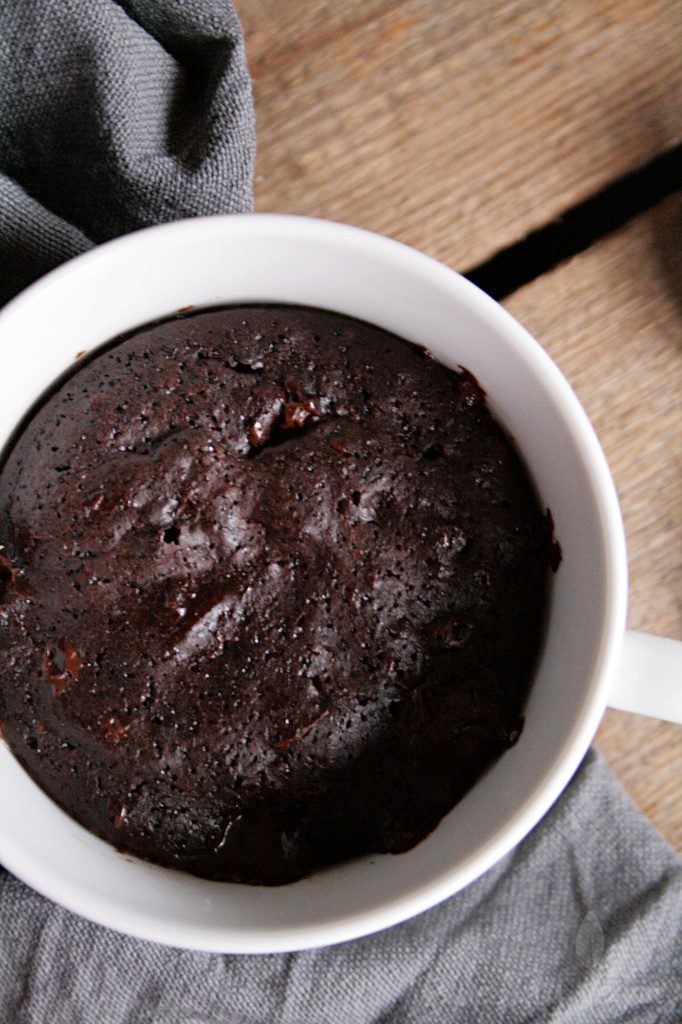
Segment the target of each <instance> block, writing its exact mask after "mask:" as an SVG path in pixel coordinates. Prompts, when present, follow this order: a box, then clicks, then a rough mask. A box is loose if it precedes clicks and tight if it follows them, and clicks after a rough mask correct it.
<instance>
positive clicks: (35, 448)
mask: <svg viewBox="0 0 682 1024" xmlns="http://www.w3.org/2000/svg"><path fill="white" fill-rule="evenodd" d="M456 333H457V325H456V324H453V335H454V336H456ZM424 341H425V343H426V344H428V338H425V339H424ZM0 545H2V547H1V548H0V719H1V721H2V727H3V730H4V736H5V738H6V740H7V742H8V743H9V744H10V746H11V748H12V750H13V751H14V753H15V755H16V756H17V757H18V759H19V761H20V762H21V763H22V764H23V765H24V767H25V768H26V770H27V771H28V772H29V774H30V775H31V776H32V777H33V778H34V779H35V780H36V782H37V783H38V784H39V785H40V786H41V787H42V788H43V789H44V791H45V792H46V793H47V794H48V795H49V796H50V797H52V798H53V799H54V800H55V801H56V802H57V803H58V804H60V805H61V806H62V807H63V808H64V809H65V810H66V811H68V813H69V814H71V815H72V816H73V817H74V818H76V819H77V820H78V821H79V822H81V823H82V824H83V825H84V826H85V827H86V828H88V829H90V830H91V831H92V832H94V833H96V834H97V835H99V836H101V837H102V838H104V839H106V840H108V841H109V842H110V843H113V844H114V845H115V846H116V847H118V848H119V849H123V850H127V851H130V852H132V853H135V854H138V855H140V856H142V857H145V858H147V859H149V860H151V861H154V862H156V863H159V864H163V865H169V866H173V867H177V868H182V869H184V870H187V871H190V872H193V873H195V874H197V875H201V876H204V877H206V878H214V879H225V880H234V881H239V882H250V883H260V884H279V883H284V882H290V881H293V880H295V879H298V878H300V877H301V876H302V875H305V874H306V873H307V872H309V871H310V870H311V869H313V868H314V867H315V866H317V865H322V864H327V863H331V862H336V861H340V860H342V859H344V858H349V857H353V856H355V855H358V854H364V853H368V852H371V851H391V852H399V851H403V850H407V849H409V848H410V847H412V846H414V844H415V843H417V842H418V841H419V840H420V839H422V838H423V837H424V836H425V835H426V834H427V833H428V832H430V831H431V830H432V829H433V828H434V826H435V825H436V824H437V822H438V821H439V820H440V818H441V817H442V816H443V815H444V814H445V813H446V812H447V811H448V810H450V808H451V807H452V806H453V804H455V803H456V802H457V801H458V800H459V799H460V798H461V797H462V795H463V794H464V793H466V792H467V790H468V789H469V788H470V787H471V786H472V784H473V783H474V782H475V781H476V779H478V778H479V776H480V775H481V773H482V772H483V771H484V770H485V769H486V767H487V766H489V765H490V764H491V762H492V761H493V760H494V759H496V758H497V757H498V756H499V755H500V754H501V753H502V752H503V751H504V750H506V749H507V748H508V747H509V746H510V745H511V744H513V743H514V742H515V740H516V738H517V737H518V735H519V732H520V730H521V728H522V724H523V707H524V702H525V699H526V695H527V691H528V687H529V683H530V680H531V676H532V672H533V668H534V664H535V661H536V658H537V655H538V650H539V647H540V644H541V640H542V635H543V619H544V615H545V607H546V593H547V572H548V566H549V563H550V560H551V553H552V539H551V523H550V521H549V518H548V516H547V515H546V514H543V511H542V510H541V509H540V507H539V505H538V501H537V498H536V496H535V494H534V492H533V488H532V486H531V483H530V481H529V479H528V476H527V474H526V472H525V470H524V468H523V465H522V463H521V461H520V459H519V457H518V455H517V453H516V451H515V450H514V447H513V445H512V444H511V442H510V440H509V439H508V438H507V436H506V435H505V434H504V432H503V431H502V430H501V428H500V427H499V426H498V425H497V423H496V422H495V420H494V419H493V417H492V416H491V414H490V412H489V410H488V408H487V406H486V402H485V398H484V394H483V392H482V390H481V388H480V387H479V386H478V385H477V383H476V381H475V380H474V378H473V377H472V376H471V375H470V374H469V373H467V372H466V371H464V370H462V371H461V372H459V373H455V372H453V371H450V370H447V369H445V368H443V367H442V366H441V365H439V364H438V363H436V362H435V361H434V360H432V359H431V358H429V356H428V353H427V352H426V351H425V350H423V349H420V348H419V347H417V346H413V345H410V344H408V343H407V342H405V341H402V340H401V339H399V338H397V337H395V336H393V335H391V334H388V333H387V332H385V331H383V330H379V329H378V328H376V327H372V326H370V325H368V324H365V323H361V322H359V321H355V320H351V319H349V318H347V317H344V316H340V315H336V314H333V313H329V312H324V311H321V310H314V309H304V308H297V307H287V306H267V305H264V306H254V305H249V306H243V307H241V308H238V307H230V308H225V309H219V310H214V311H208V312H206V311H203V312H198V313H196V314H194V315H187V316H183V317H176V318H174V319H171V320H168V321H166V322H163V323H158V324H155V325H152V326H149V327H145V328H142V329H140V330H139V331H137V332H136V333H134V334H132V335H130V336H128V337H125V338H123V339H118V340H117V341H116V342H115V343H113V344H112V345H111V346H110V347H109V348H108V349H106V350H105V351H103V352H100V353H99V354H97V355H96V356H95V357H94V358H92V359H91V361H89V362H87V363H85V364H83V365H81V366H79V368H78V369H77V371H76V372H75V373H74V374H73V375H72V376H71V377H70V378H69V379H67V380H66V381H65V382H63V383H62V384H61V386H60V387H59V388H58V390H56V392H54V393H53V394H52V395H51V396H50V397H49V398H48V399H47V400H45V401H44V403H43V404H42V406H41V407H40V409H39V411H38V412H37V413H35V414H34V415H33V416H32V418H31V419H30V421H29V422H28V424H27V426H26V427H25V428H24V429H23V432H22V433H21V434H20V436H19V438H18V440H17V441H16V443H15V445H14V447H13V449H12V450H11V451H10V453H9V455H8V456H7V458H6V460H5V463H4V466H3V468H2V472H1V474H0Z"/></svg>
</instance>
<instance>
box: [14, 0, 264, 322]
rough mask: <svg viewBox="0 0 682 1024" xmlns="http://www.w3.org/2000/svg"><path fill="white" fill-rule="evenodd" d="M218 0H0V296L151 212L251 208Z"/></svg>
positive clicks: (244, 142)
mask: <svg viewBox="0 0 682 1024" xmlns="http://www.w3.org/2000/svg"><path fill="white" fill-rule="evenodd" d="M254 151H255V131H254V118H253V104H252V102H251V83H250V79H249V74H248V69H247V66H246V56H245V53H244V43H243V39H242V34H241V29H240V26H239V21H238V19H237V16H236V14H235V12H234V8H233V7H232V5H231V3H230V2H229V0H120V2H115V0H0V305H1V304H2V303H3V302H6V301H7V299H9V298H10V297H11V296H12V295H13V294H14V293H15V292H17V291H19V289H20V288H23V287H24V286H25V285H27V284H29V283H30V282H31V281H32V280H34V279H35V278H36V277H39V276H40V275H41V274H44V273H45V272H46V271H47V270H50V269H51V268H52V267H54V266H56V265H57V264H58V263H61V262H62V261H63V260H65V259H68V257H70V256H75V255H76V254H77V253H80V252H83V251H84V250H85V249H88V248H90V246H92V245H94V244H96V243H98V242H104V241H106V240H107V239H109V238H115V237H116V235H121V234H124V233H126V232H128V231H134V230H135V229H137V228H142V227H147V225H149V224H155V223H158V222H159V221H167V220H178V219H179V218H180V217H192V216H197V215H199V214H208V213H243V212H246V211H249V210H251V208H252V202H253V200H252V191H251V189H252V177H253V156H254Z"/></svg>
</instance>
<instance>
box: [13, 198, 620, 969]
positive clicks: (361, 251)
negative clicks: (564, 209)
mask: <svg viewBox="0 0 682 1024" xmlns="http://www.w3.org/2000/svg"><path fill="white" fill-rule="evenodd" d="M237 301H285V302H294V303H301V304H306V305H313V306H320V307H324V308H327V309H332V310H337V311H340V312H343V313H347V314H351V315H353V316H356V317H360V318H362V319H365V320H368V321H371V322H372V323H375V324H378V325H379V326H381V327H384V328H387V329H389V330H392V331H395V332H396V333H397V334H399V335H401V336H403V337H405V338H407V339H410V340H412V341H416V342H419V343H421V344H424V345H426V346H427V347H428V348H429V349H430V350H431V352H432V353H433V355H434V357H435V358H437V359H439V360H441V361H442V362H444V363H446V364H448V365H450V366H453V367H456V366H458V365H460V364H461V365H463V366H466V367H467V368H468V369H470V370H471V371H472V372H473V373H474V374H475V375H476V377H477V378H478V380H479V381H480V383H481V384H482V386H483V387H484V388H485V389H486V391H487V392H488V395H489V401H490V404H491V406H492V407H493V409H494V411H495V412H496V414H497V415H498V417H499V418H500V420H501V421H502V422H503V423H504V424H505V426H506V427H507V429H508V430H509V431H510V432H511V433H512V435H513V436H514V437H515V438H516V441H517V443H518V445H519V447H520V448H521V450H522V452H523V453H524V455H525V458H526V460H527V462H528V465H529V467H530V470H531V473H532V475H533V477H534V479H535V482H536V485H537V487H538V490H539V492H540V495H541V498H542V502H543V503H544V504H545V505H547V506H548V507H549V508H550V509H551V510H552V514H553V516H554V521H555V527H556V534H557V536H558V538H559V540H560V543H561V548H562V552H563V561H562V564H561V566H560V569H559V571H558V573H557V574H556V576H555V579H554V585H553V593H552V610H551V618H550V624H549V629H548V635H547V638H546V643H545V647H544V653H543V656H542V659H541V663H540V665H539V668H538V672H537V677H536V680H535V684H534V687H533V690H532V693H531V697H530V700H529V703H528V707H527V715H526V725H525V728H524V731H523V734H522V736H521V739H520V741H519V742H518V744H517V745H516V746H515V747H514V748H512V749H511V750H510V751H509V752H508V753H506V754H504V756H503V757H502V758H501V760H500V761H499V762H498V763H497V764H496V765H495V766H494V767H493V768H492V769H491V770H490V771H489V772H488V773H487V774H486V775H485V776H484V778H482V779H481V780H480V782H479V783H478V784H477V785H476V786H475V787H474V789H473V790H472V791H471V792H470V793H469V794H468V795H467V797H466V798H465V799H464V800H463V801H462V802H461V803H460V804H459V805H458V806H457V807H456V808H455V809H454V810H453V811H452V812H451V813H450V814H449V815H447V817H446V818H445V819H444V820H443V822H442V823H441V824H440V826H439V827H438V828H437V829H436V830H435V831H434V832H433V833H432V835H430V836H429V837H428V838H427V839H426V840H424V841H423V842H422V843H421V844H419V845H418V846H417V847H416V848H415V849H414V850H412V851H410V852H409V853H406V854H402V855H399V856H375V857H367V858H362V859H360V860H357V861H354V862H352V863H347V864H344V865H341V866H338V867H333V868H329V869H327V870H324V871H321V872H318V873H317V874H315V875H313V876H312V877H310V878H307V879H304V880H303V881H301V882H298V883H296V884H294V885H291V886H285V887H281V888H274V889H265V888H252V887H248V886H238V885H232V884H224V883H217V882H208V881H202V880H200V879H196V878H192V877H190V876H189V875H185V874H182V873H179V872H174V871H170V870H167V869H163V868H159V867H155V866H153V865H149V864H146V863H143V862H141V861H136V860H135V859H133V858H129V857H125V856H122V855H120V854H118V853H116V852H115V851H114V850H113V848H111V847H109V846H108V845H107V844H105V843H103V842H102V841H100V840H99V839H96V838H95V837H93V836H91V835H90V834H89V833H88V832H86V831H85V830H84V829H82V828H81V827H80V826H79V825H77V824H76V823H75V822H73V821H72V820H71V819H70V818H69V817H67V816H66V815H65V814H64V813H63V812H62V811H61V810H60V809H59V808H58V807H56V806H55V805H54V804H53V803H52V802H51V801H50V800H49V799H48V798H47V797H45V796H44V795H43V794H42V792H41V791H40V790H39V789H38V788H37V787H36V786H35V785H34V784H33V783H32V782H31V781H30V779H29V778H28V777H27V776H26V774H25V773H24V771H23V770H22V769H21V768H20V767H19V765H18V764H17V762H16V761H15V760H14V758H13V757H12V755H11V754H10V752H9V750H8V749H7V747H6V746H5V745H4V744H0V860H1V861H2V863H3V864H5V866H6V867H7V868H8V869H9V870H10V871H12V872H14V874H16V875H17V876H18V877H19V878H21V879H23V880H24V881H25V882H27V883H28V884H29V885H31V886H33V888H35V889H37V890H38V891H39V892H42V893H43V894H45V895H46V896H49V897H50V898H51V899H53V900H56V901H57V902H59V903H61V904H63V905H64V906H66V907H68V908H69V909H71V910H73V911H76V912H77V913H79V914H82V915H84V916H86V917H89V918H91V919H92V920H95V921H98V922H100V923H102V924H105V925H108V926H110V927H113V928H117V929H119V930H121V931H124V932H129V933H131V934H133V935H138V936H141V937H144V938H147V939H152V940H155V941H158V942H164V943H168V944H172V945H175V946H183V947H190V948H196V949H204V950H213V951H220V952H270V951H272V952H274V951H281V950H293V949H298V948H303V947H309V946H316V945H324V944H327V943H333V942H339V941H342V940H346V939H350V938H354V937H357V936H360V935H364V934H367V933H369V932H372V931H375V930H377V929H380V928H384V927H386V926H388V925H391V924H394V923H396V922H398V921H401V920H404V919H406V918H408V917H410V916H411V915H413V914H416V913H418V912H419V911H422V910H425V909H427V908H428V907H431V906H433V905H434V904H435V903H437V902H439V901H440V900H442V899H444V898H445V897H447V896H449V895H451V894H452V893H454V892H456V891H457V890H459V889H461V888H462V887H463V886H465V885H467V884H468V883H469V882H471V881H472V880H473V879H475V878H476V877H478V876H479V875H480V874H481V873H482V872H483V871H485V870H486V869H487V868H488V867H490V866H491V865H492V864H494V863H495V861H497V860H498V859H499V858H500V857H501V856H502V855H503V854H505V853H506V852H507V851H509V850H510V849H511V848H512V847H513V846H514V845H515V844H516V843H518V842H519V841H520V840H521V839H522V838H523V837H524V836H525V835H526V834H527V833H528V831H529V830H530V829H531V828H532V827H533V826H534V825H535V824H536V822H537V821H538V820H539V819H540V818H541V817H542V815H543V814H544V813H545V812H546V811H547V810H548V808H549V807H550V806H551V805H552V803H553V802H554V801H555V800H556V798H557V797H558V795H559V794H560V793H561V791H562V789H563V788H564V786H565V785H566V784H567V782H568V781H569V779H570V777H571V775H572V774H573V772H574V771H575V769H576V768H577V766H578V764H579V763H580V760H581V758H582V757H583V755H584V753H585V751H586V750H587V747H588V745H589V743H590V741H591V739H592V737H593V735H594V732H595V730H596V728H597V725H598V723H599V720H600V718H601V715H602V713H603V710H604V707H605V704H606V700H607V694H608V691H609V687H610V685H611V680H612V677H613V675H614V671H615V669H616V668H617V665H618V661H619V658H620V655H621V647H622V644H623V631H624V624H625V604H626V559H625V546H624V539H623V529H622V524H621V519H620V513H619V509H618V504H617V500H616V495H615V491H614V487H613V483H612V481H611V477H610V474H609V470H608V468H607V465H606V462H605V460H604V456H603V454H602V451H601V449H600V447H599V444H598V442H597V440H596V438H595V435H594V433H593V431H592V428H591V427H590V425H589V423H588V421H587V418H586V416H585V414H584V412H583V410H582V409H581V407H580V405H579V404H578V401H577V399H576V398H575V396H574V394H573V392H572V391H571V389H570V387H569V386H568V384H567V383H566V381H565V380H564V378H563V377H562V376H561V374H560V372H559V370H558V369H557V368H556V366H555V365H554V364H553V363H552V362H551V360H550V359H549V357H548V356H547V355H546V354H545V353H544V351H543V350H542V349H541V348H540V346H539V345H538V344H537V343H536V342H535V341H533V339H532V338H531V337H530V336H529V335H528V334H527V332H526V331H525V330H524V329H523V328H522V327H520V326H519V324H517V323H516V322H515V321H514V320H513V319H512V318H511V317H510V316H509V315H508V314H507V313H506V312H505V311H504V310H503V309H502V308H501V307H500V306H498V305H497V304H496V303H495V302H493V301H492V300H491V299H489V298H488V297H487V296H486V295H484V294H483V293H482V292H480V291H478V290H477V289H476V288H475V287H474V286H473V285H471V284H470V283H469V282H467V281H466V280H464V279H463V278H461V277H460V276H458V275H457V274H455V273H454V272H453V271H451V270H448V269H447V268H445V267H443V266H442V265H440V264H438V263H435V262H434V261H433V260H431V259H429V258H428V257H426V256H424V255H421V254H419V253H417V252H415V251H414V250H411V249H409V248H406V247H405V246H403V245H400V244H398V243H396V242H393V241H389V240H388V239H385V238H381V237H379V236H376V235H372V234H369V233H367V232H364V231H360V230H358V229H355V228H350V227H346V226H343V225H338V224H330V223H326V222H321V221H314V220H307V219H302V218H295V217H278V216H271V215H249V216H235V217H215V218H202V219H195V220H191V221H184V222H179V223H175V224H170V225H164V226H161V227H156V228H151V229H148V230H146V231H142V232H139V233H137V234H134V235H130V236H127V237H125V238H121V239H118V240H116V241H113V242H110V243H108V244H106V245H103V246H101V247H99V248H98V249H95V250H93V251H92V252H90V253H87V254H86V255H84V256H81V257H79V258H77V259H75V260H73V261H71V262H70V263H67V264H65V265H64V266H62V267H60V268H59V269H57V270H55V271H53V272H52V273H51V274H49V275H47V277H45V278H44V279H42V280H41V281H39V282H38V283H36V284H35V285H33V286H32V287H30V288H29V289H27V291H25V292H24V293H23V294H22V295H20V296H19V297H18V298H17V299H15V300H14V301H13V302H12V303H10V304H9V305H8V306H7V307H6V308H5V309H4V311H3V312H2V313H1V314H0V446H1V445H3V444H4V443H5V442H6V440H7V438H8V437H9V436H10V434H11V432H12V430H13V428H14V427H15V426H16V424H17V422H18V420H19V419H20V418H21V416H22V415H23V414H24V413H25V412H26V410H27V408H28V407H29V406H30V404H31V403H32V402H33V401H34V400H35V399H36V398H38V396H39V395H40V394H41V392H42V391H43V390H44V389H45V388H46V387H47V386H48V385H49V384H50V383H51V382H52V381H53V380H54V378H55V377H57V376H58V375H59V374H61V373H62V372H63V371H64V370H65V369H67V368H68V367H70V366H72V365H73V362H74V359H75V357H76V353H78V352H79V351H80V350H82V349H86V350H88V351H91V350H92V349H93V348H94V347H96V346H97V345H99V344H101V343H103V342H105V341H108V340H109V339H110V338H112V337H113V336H115V335H117V334H118V333H120V332H122V331H125V330H128V329H130V328H133V327H136V326H138V325H140V324H143V323H145V322H147V321H149V320H152V319H154V318H157V317H163V316H165V315H168V314H172V313H173V312H175V311H176V310H178V309H179V308H181V307H184V306H187V305H190V304H191V305H193V306H195V307H202V306H213V305H217V304H221V303H231V302H237Z"/></svg>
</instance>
